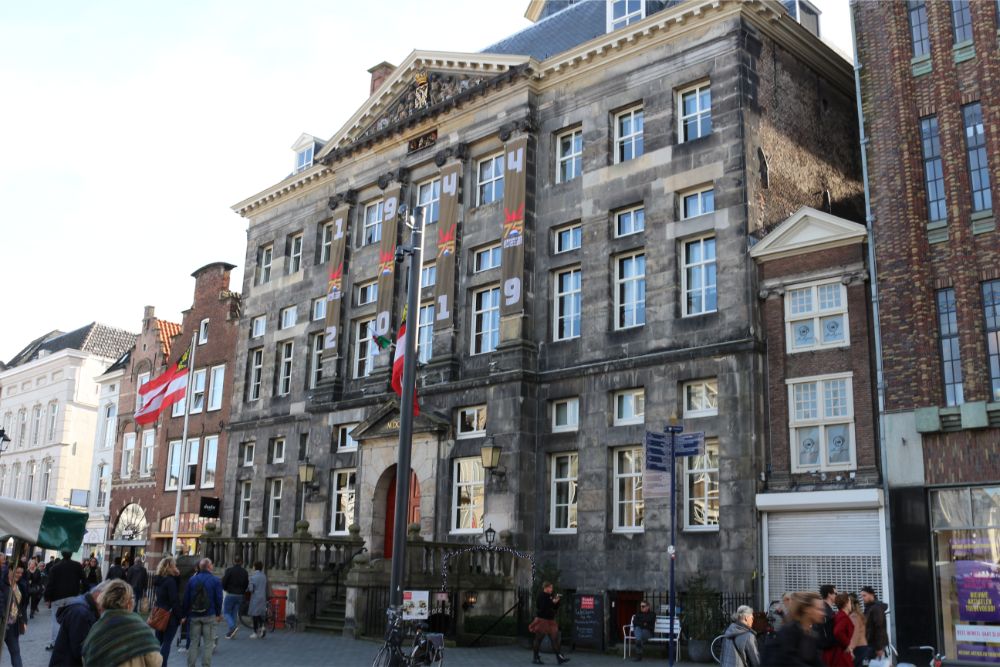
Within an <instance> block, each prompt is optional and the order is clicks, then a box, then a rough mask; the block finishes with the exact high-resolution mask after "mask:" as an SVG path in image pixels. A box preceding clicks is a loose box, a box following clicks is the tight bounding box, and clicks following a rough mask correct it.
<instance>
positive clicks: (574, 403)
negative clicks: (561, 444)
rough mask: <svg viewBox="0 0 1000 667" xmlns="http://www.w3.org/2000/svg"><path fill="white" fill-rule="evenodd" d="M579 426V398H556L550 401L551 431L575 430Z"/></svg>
mask: <svg viewBox="0 0 1000 667" xmlns="http://www.w3.org/2000/svg"><path fill="white" fill-rule="evenodd" d="M579 427H580V399H579V398H577V397H575V396H574V397H573V398H557V399H555V400H553V401H552V431H553V433H561V432H564V431H575V430H577V429H578V428H579Z"/></svg>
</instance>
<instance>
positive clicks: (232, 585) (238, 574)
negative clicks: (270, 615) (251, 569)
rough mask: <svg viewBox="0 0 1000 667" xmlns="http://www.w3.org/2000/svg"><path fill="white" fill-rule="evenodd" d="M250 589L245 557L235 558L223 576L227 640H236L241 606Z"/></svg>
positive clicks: (223, 604) (223, 609) (223, 605)
mask: <svg viewBox="0 0 1000 667" xmlns="http://www.w3.org/2000/svg"><path fill="white" fill-rule="evenodd" d="M249 588H250V575H249V574H247V571H246V570H245V569H244V568H243V557H242V556H236V557H235V558H233V564H232V565H231V566H230V567H228V568H227V569H226V573H225V574H223V575H222V590H223V592H224V593H225V598H224V599H223V601H222V615H223V616H225V617H226V623H227V625H228V627H227V628H226V639H234V638H235V637H236V633H237V631H238V630H239V613H240V605H242V604H243V598H244V596H245V595H246V593H247V590H248V589H249Z"/></svg>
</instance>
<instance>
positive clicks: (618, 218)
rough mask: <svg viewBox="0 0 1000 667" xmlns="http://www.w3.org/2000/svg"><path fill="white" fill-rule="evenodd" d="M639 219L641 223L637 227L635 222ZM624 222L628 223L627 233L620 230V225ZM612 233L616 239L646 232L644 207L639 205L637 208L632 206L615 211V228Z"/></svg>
mask: <svg viewBox="0 0 1000 667" xmlns="http://www.w3.org/2000/svg"><path fill="white" fill-rule="evenodd" d="M640 217H641V219H642V221H641V222H640V223H639V224H638V225H637V224H636V220H637V219H639V218H640ZM624 220H628V221H629V223H628V224H629V229H628V231H623V230H622V223H623V221H624ZM613 231H614V236H615V238H616V239H620V238H622V237H624V236H631V235H633V234H638V233H639V232H644V231H646V207H645V206H643V205H642V204H640V205H639V206H632V207H629V208H624V209H622V210H620V211H615V227H614V230H613Z"/></svg>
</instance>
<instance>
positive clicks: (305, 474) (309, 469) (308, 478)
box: [299, 456, 316, 487]
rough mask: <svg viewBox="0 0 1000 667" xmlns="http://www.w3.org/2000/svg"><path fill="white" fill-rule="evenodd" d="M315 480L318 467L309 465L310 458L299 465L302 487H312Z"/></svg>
mask: <svg viewBox="0 0 1000 667" xmlns="http://www.w3.org/2000/svg"><path fill="white" fill-rule="evenodd" d="M314 479H316V466H315V465H313V464H312V463H309V457H308V456H307V457H306V460H305V461H303V462H302V463H300V464H299V481H300V482H302V486H306V487H312V486H313V485H314V481H313V480H314Z"/></svg>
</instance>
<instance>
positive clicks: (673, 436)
mask: <svg viewBox="0 0 1000 667" xmlns="http://www.w3.org/2000/svg"><path fill="white" fill-rule="evenodd" d="M665 430H666V432H667V433H669V434H670V546H668V547H667V554H669V555H670V635H669V637H670V640H669V643H668V644H667V664H669V665H670V667H674V661H675V660H676V658H677V639H678V637H677V633H675V632H674V625H675V624H674V615H675V614H676V609H677V592H676V590H675V588H674V563H675V562H676V560H677V549H676V547H675V546H674V540H675V539H676V537H677V507H676V504H675V503H676V499H677V474H676V473H677V454H676V451H677V450H676V442H677V434H678V433H680V432H682V431H683V430H684V427H683V426H681V425H680V424H667V427H666V429H665Z"/></svg>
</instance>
